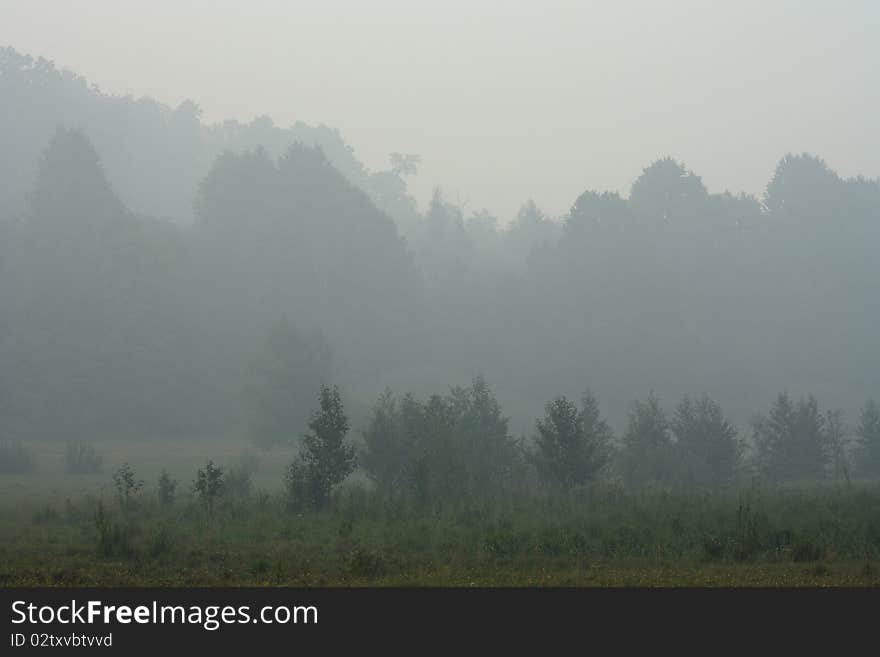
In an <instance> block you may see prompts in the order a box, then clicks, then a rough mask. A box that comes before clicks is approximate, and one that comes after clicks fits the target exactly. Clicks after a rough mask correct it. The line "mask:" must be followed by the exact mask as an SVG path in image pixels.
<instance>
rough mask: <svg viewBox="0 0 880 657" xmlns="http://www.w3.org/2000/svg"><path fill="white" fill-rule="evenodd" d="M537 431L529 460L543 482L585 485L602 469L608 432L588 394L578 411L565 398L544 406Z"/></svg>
mask: <svg viewBox="0 0 880 657" xmlns="http://www.w3.org/2000/svg"><path fill="white" fill-rule="evenodd" d="M537 432H538V433H537V435H536V436H535V451H534V452H533V453H532V454H531V455H530V460H531V462H532V463H533V464H534V465H535V467H536V469H537V471H538V475H539V476H540V477H541V480H542V481H544V482H545V483H547V484H550V485H553V486H562V487H563V488H570V487H572V486H576V485H581V484H585V483H587V482H589V481H592V480H593V479H595V478H596V476H597V475H598V473H599V471H600V470H601V469H602V468H603V467H604V466H605V463H606V461H607V459H608V449H609V448H610V443H611V440H612V433H611V429H610V428H609V427H608V425H607V424H606V423H605V421H604V420H602V419H601V418H600V416H599V406H598V404H597V402H596V399H595V397H593V396H592V394H591V393H590V392H589V391H587V392H586V393H585V394H584V397H583V399H582V402H581V407H580V408H578V406H577V405H576V404H575V403H574V402H572V401H569V400H568V399H566V398H565V397H558V398H556V399H554V400H553V401H552V402H550V403H549V404H547V406H546V409H545V416H544V418H543V419H540V420H538V422H537Z"/></svg>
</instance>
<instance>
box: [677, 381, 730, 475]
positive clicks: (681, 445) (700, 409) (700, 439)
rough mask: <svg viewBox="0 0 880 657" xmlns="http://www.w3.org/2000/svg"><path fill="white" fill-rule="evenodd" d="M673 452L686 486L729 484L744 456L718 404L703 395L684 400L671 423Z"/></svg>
mask: <svg viewBox="0 0 880 657" xmlns="http://www.w3.org/2000/svg"><path fill="white" fill-rule="evenodd" d="M670 428H671V429H672V433H673V434H674V435H675V439H676V449H677V451H678V452H679V456H680V458H681V459H682V463H681V466H680V467H681V472H680V475H679V477H680V478H681V479H682V480H683V481H684V482H685V483H691V484H701V485H719V484H728V483H730V482H731V480H732V479H733V476H734V473H735V471H736V468H737V466H738V465H739V463H740V459H741V457H742V453H743V445H742V443H741V442H740V440H739V439H738V437H737V431H736V428H735V427H734V426H733V425H732V424H730V422H728V421H727V420H726V419H725V417H724V414H723V413H722V411H721V406H719V405H718V403H717V402H715V401H714V400H712V399H711V398H709V396H708V395H703V396H702V397H700V398H699V399H697V400H691V398H690V397H684V399H682V401H681V403H680V404H679V405H678V406H677V407H676V409H675V416H674V417H673V418H672V422H671V423H670Z"/></svg>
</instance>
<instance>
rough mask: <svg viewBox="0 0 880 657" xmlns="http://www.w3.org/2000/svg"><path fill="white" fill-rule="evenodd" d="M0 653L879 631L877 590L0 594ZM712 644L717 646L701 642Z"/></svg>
mask: <svg viewBox="0 0 880 657" xmlns="http://www.w3.org/2000/svg"><path fill="white" fill-rule="evenodd" d="M0 597H2V605H3V613H2V616H3V623H4V630H5V636H4V637H3V649H2V650H0V653H2V654H16V653H17V652H20V651H22V650H32V649H37V648H52V649H55V650H59V649H61V650H66V649H79V648H87V649H90V650H99V649H100V650H103V651H106V650H117V651H126V652H129V653H132V651H134V653H133V654H142V651H144V650H149V651H156V650H171V651H172V654H176V653H177V651H178V650H179V649H182V648H184V647H193V648H196V649H198V650H200V651H202V650H219V651H221V652H220V653H219V654H223V655H226V654H230V651H237V650H240V651H248V652H252V651H254V650H259V651H260V652H261V653H263V652H265V651H267V650H269V649H272V648H283V649H285V653H286V654H289V651H290V650H295V651H301V650H303V649H308V650H320V651H321V652H322V653H324V652H326V651H327V650H337V649H338V650H341V649H349V648H362V649H364V650H366V649H370V650H371V651H372V650H373V649H376V648H379V649H380V650H381V649H383V648H391V647H394V648H395V649H396V650H408V651H409V652H411V653H414V654H418V653H421V652H430V651H432V650H433V649H436V648H443V649H444V650H465V649H468V648H469V647H470V648H473V647H474V646H475V645H476V644H474V643H473V641H474V640H475V639H476V638H479V639H480V640H482V641H489V642H490V643H491V645H494V646H496V647H498V648H501V647H510V648H513V647H516V648H523V647H524V646H532V647H533V648H536V649H539V648H541V647H542V646H544V647H547V648H549V647H550V646H559V645H560V642H565V643H566V644H571V645H574V646H582V647H584V648H585V649H586V648H588V647H590V646H596V645H599V643H598V642H601V644H602V645H613V646H615V647H616V648H617V649H621V650H623V649H634V648H636V647H645V646H653V647H654V648H663V647H675V646H678V647H681V646H683V645H686V644H692V645H693V646H694V647H698V646H700V645H702V646H703V647H704V648H706V649H715V648H721V647H730V646H731V644H735V643H741V644H742V645H743V646H744V647H749V646H751V647H752V648H758V647H759V646H762V647H766V646H767V642H768V641H774V640H775V641H777V642H779V645H781V646H784V647H786V646H787V647H789V648H790V647H791V645H792V643H799V642H802V641H804V640H807V641H809V642H810V644H811V646H812V647H816V645H817V643H816V642H817V641H822V640H823V639H824V640H827V641H828V645H829V646H830V647H836V648H842V647H847V648H849V647H854V646H855V645H857V644H858V643H859V642H860V641H861V640H862V639H860V638H859V637H860V635H862V634H864V636H866V637H868V636H873V634H874V633H875V632H876V627H875V625H876V621H877V617H878V615H877V610H878V609H880V605H878V603H880V590H878V589H827V590H819V589H781V590H774V589H728V590H724V589H573V588H572V589H525V588H520V589H503V588H493V589H458V588H448V589H428V588H411V589H386V588H383V589H374V588H363V589H342V588H333V589H303V588H235V589H173V588H142V589H107V588H103V589H97V588H55V589H48V588H39V589H37V588H21V589H2V590H0ZM705 636H709V637H710V639H708V641H709V642H708V643H702V644H701V643H700V641H706V639H704V638H702V637H705Z"/></svg>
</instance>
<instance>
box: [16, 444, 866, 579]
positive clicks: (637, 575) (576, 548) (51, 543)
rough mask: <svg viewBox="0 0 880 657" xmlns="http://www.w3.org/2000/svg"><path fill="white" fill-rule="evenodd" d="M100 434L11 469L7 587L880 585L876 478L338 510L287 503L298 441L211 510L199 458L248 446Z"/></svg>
mask: <svg viewBox="0 0 880 657" xmlns="http://www.w3.org/2000/svg"><path fill="white" fill-rule="evenodd" d="M98 447H99V451H102V453H103V454H104V456H105V468H104V472H103V473H102V474H98V475H80V476H74V475H64V474H62V470H63V467H62V466H61V460H63V446H54V447H50V448H49V449H48V450H42V451H40V453H39V454H38V459H37V468H36V469H35V471H34V472H33V473H30V474H21V475H4V476H2V477H0V496H2V497H0V585H2V586H20V585H23V586H43V585H49V586H72V585H77V586H85V585H98V586H124V585H168V586H195V585H208V586H221V585H222V586H238V585H260V586H279V585H293V586H360V585H382V586H384V585H403V586H424V585H434V586H449V585H454V586H499V585H504V586H510V585H512V586H548V585H562V586H802V585H805V586H841V585H847V586H851V585H855V586H877V585H880V485H878V484H877V483H860V484H853V485H826V486H812V487H806V488H759V487H751V488H749V489H746V490H729V491H714V492H705V491H704V492H700V491H663V490H643V491H625V490H623V489H621V488H619V487H617V486H615V485H611V484H600V485H594V486H591V487H587V488H584V489H579V490H577V491H574V492H571V493H569V494H565V495H562V494H554V495H551V494H546V493H541V492H537V491H530V492H522V493H519V494H515V495H511V496H508V497H506V498H504V499H498V500H494V501H483V502H479V501H473V500H471V501H462V502H458V503H447V504H444V505H436V506H434V507H422V506H418V505H415V504H414V503H412V502H401V501H389V500H387V499H385V498H382V497H381V496H378V495H375V494H372V493H370V492H369V491H368V490H367V489H366V488H364V487H363V486H360V485H358V484H354V485H349V486H348V487H347V488H346V489H344V490H342V491H340V493H339V494H338V495H337V496H336V499H335V500H334V504H333V506H332V508H330V509H328V510H326V511H323V512H320V513H306V514H293V513H290V512H289V511H288V510H287V508H286V506H285V504H284V499H283V495H282V490H281V482H282V474H283V466H284V465H285V463H286V461H287V460H289V459H288V456H289V455H287V454H273V455H271V457H267V456H265V455H263V456H262V457H261V458H260V459H259V470H258V473H257V474H256V475H255V477H254V483H255V489H254V490H255V492H254V493H253V494H252V495H249V496H248V497H246V498H236V499H224V500H222V501H221V504H220V505H219V507H218V509H217V511H216V513H215V514H214V515H213V517H209V516H208V514H207V513H206V512H205V510H204V509H203V508H202V507H201V506H200V505H199V503H198V500H196V499H195V498H194V497H193V496H192V494H191V493H189V492H188V489H189V485H190V483H191V481H192V479H193V477H194V475H195V470H196V468H198V467H199V466H203V465H204V462H205V461H206V460H207V458H208V457H211V458H214V459H215V460H216V461H219V462H220V463H221V464H222V463H226V464H230V465H231V464H234V463H235V462H236V461H237V459H238V458H239V455H240V453H241V450H242V447H243V446H242V445H239V444H232V443H230V444H226V445H222V446H218V445H213V446H208V445H207V444H204V445H199V444H196V445H189V446H186V447H177V448H170V449H165V450H163V449H157V448H155V447H154V446H144V447H142V448H138V447H132V446H128V449H123V448H122V447H121V446H115V447H112V448H111V447H110V446H109V445H106V446H104V449H103V450H100V447H101V446H100V445H98ZM56 448H57V449H56ZM139 449H142V452H139V451H138V450H139ZM175 449H176V450H177V451H176V452H175V451H174V450H175ZM202 450H204V451H202ZM52 454H55V456H56V458H57V459H58V460H57V461H56V462H55V464H54V465H53V462H52V459H51V456H52ZM123 461H128V462H130V463H131V464H132V467H133V468H134V471H135V474H136V475H137V477H139V478H143V479H144V480H145V481H146V484H145V486H144V489H143V491H142V492H141V493H140V494H139V495H138V496H137V497H136V499H135V501H134V503H133V505H132V507H131V509H129V510H128V511H127V512H125V511H123V509H122V508H120V506H119V505H118V504H117V503H116V501H115V499H114V494H113V487H112V472H113V471H114V470H115V468H116V467H118V464H121V463H122V462H123ZM164 467H167V469H168V470H169V472H170V473H171V475H172V477H174V478H176V479H179V480H180V486H179V490H180V494H179V496H178V499H177V500H176V501H175V503H174V504H173V505H172V506H170V507H162V506H160V505H159V503H158V501H157V499H156V495H155V487H156V478H157V477H158V473H159V472H160V471H161V470H162V469H163V468H164ZM53 468H54V471H53V470H52V469H53ZM99 506H100V507H101V508H102V512H103V516H102V517H101V520H100V522H96V511H97V509H98V508H99Z"/></svg>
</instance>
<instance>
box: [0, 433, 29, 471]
mask: <svg viewBox="0 0 880 657" xmlns="http://www.w3.org/2000/svg"><path fill="white" fill-rule="evenodd" d="M34 462H35V458H34V453H33V451H32V450H30V449H28V448H27V447H26V446H24V445H22V444H21V443H14V442H12V441H9V440H2V441H0V474H22V473H25V472H30V471H31V470H33V469H34Z"/></svg>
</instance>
